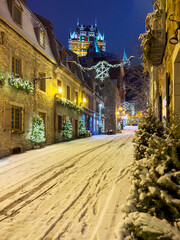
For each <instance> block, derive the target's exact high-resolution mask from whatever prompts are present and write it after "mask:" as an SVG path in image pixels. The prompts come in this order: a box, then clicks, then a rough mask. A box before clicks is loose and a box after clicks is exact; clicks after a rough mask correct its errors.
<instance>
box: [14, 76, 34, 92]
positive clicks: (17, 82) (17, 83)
mask: <svg viewBox="0 0 180 240" xmlns="http://www.w3.org/2000/svg"><path fill="white" fill-rule="evenodd" d="M9 85H11V86H12V87H15V88H17V89H18V90H25V91H26V92H27V93H31V92H34V87H33V85H32V83H30V82H29V81H26V80H24V79H22V78H14V77H11V78H9Z"/></svg>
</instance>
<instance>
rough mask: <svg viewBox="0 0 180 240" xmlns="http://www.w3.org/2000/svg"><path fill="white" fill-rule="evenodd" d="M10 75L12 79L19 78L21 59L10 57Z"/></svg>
mask: <svg viewBox="0 0 180 240" xmlns="http://www.w3.org/2000/svg"><path fill="white" fill-rule="evenodd" d="M12 75H13V76H14V77H20V76H21V59H20V58H18V57H16V56H14V55H13V56H12Z"/></svg>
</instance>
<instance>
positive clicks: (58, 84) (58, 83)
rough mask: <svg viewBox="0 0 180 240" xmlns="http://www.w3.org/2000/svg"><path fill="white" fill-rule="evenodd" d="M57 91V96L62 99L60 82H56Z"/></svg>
mask: <svg viewBox="0 0 180 240" xmlns="http://www.w3.org/2000/svg"><path fill="white" fill-rule="evenodd" d="M57 90H58V95H59V96H60V97H62V83H61V81H60V80H57Z"/></svg>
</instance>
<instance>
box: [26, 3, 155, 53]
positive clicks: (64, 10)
mask: <svg viewBox="0 0 180 240" xmlns="http://www.w3.org/2000/svg"><path fill="white" fill-rule="evenodd" d="M27 5H28V7H29V8H30V9H31V10H32V11H33V12H35V13H37V14H39V15H41V16H43V17H45V18H48V19H49V20H50V21H51V22H52V23H53V25H54V30H55V34H56V37H57V38H58V39H59V40H60V41H61V43H62V44H63V45H65V46H66V47H68V38H69V32H70V29H71V30H72V31H73V30H74V29H75V27H76V23H77V18H79V22H80V24H87V25H90V24H94V23H95V19H97V25H98V29H99V31H100V32H101V33H103V32H104V33H105V39H106V49H107V51H108V52H113V53H115V54H117V55H122V52H123V49H124V48H126V49H128V48H132V46H133V45H135V42H136V41H137V39H138V36H139V34H140V33H143V32H144V30H145V24H144V21H145V16H146V15H147V13H148V12H152V3H151V1H150V0H111V1H110V0H109V1H108V0H98V1H97V0H27ZM127 51H128V50H127Z"/></svg>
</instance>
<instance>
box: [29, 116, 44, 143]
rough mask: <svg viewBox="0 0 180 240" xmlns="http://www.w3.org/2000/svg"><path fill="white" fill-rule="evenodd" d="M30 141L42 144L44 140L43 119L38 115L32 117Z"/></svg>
mask: <svg viewBox="0 0 180 240" xmlns="http://www.w3.org/2000/svg"><path fill="white" fill-rule="evenodd" d="M30 141H31V142H33V143H34V144H42V143H43V142H45V141H46V138H45V129H44V121H43V119H42V118H41V117H40V116H39V115H37V116H36V117H34V118H33V123H32V131H31V135H30Z"/></svg>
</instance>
